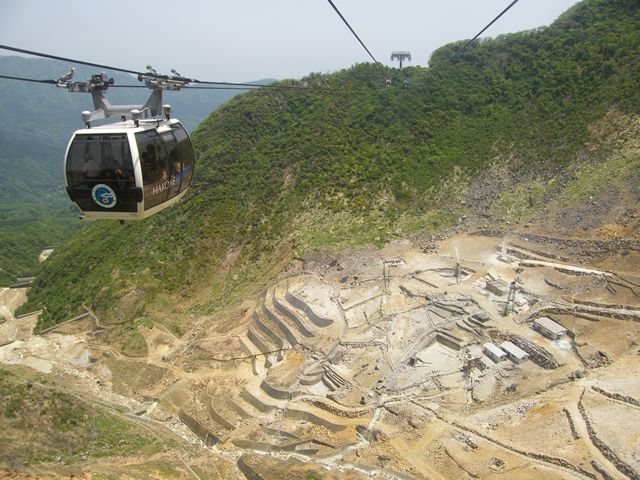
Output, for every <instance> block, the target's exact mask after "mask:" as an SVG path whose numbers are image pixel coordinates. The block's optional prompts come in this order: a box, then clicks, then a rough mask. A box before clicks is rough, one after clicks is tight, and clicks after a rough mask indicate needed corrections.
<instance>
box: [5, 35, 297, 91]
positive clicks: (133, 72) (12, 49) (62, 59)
mask: <svg viewBox="0 0 640 480" xmlns="http://www.w3.org/2000/svg"><path fill="white" fill-rule="evenodd" d="M0 49H2V50H8V51H10V52H16V53H24V54H27V55H33V56H35V57H42V58H49V59H51V60H58V61H60V62H69V63H77V64H79V65H85V66H88V67H97V68H102V69H105V70H113V71H115V72H122V73H129V74H131V75H138V76H142V77H145V76H149V75H150V73H149V72H138V71H136V70H128V69H126V68H118V67H111V66H109V65H101V64H99V63H91V62H85V61H83V60H75V59H72V58H66V57H60V56H57V55H49V54H48V53H42V52H34V51H31V50H25V49H23V48H17V47H11V46H9V45H0ZM154 76H156V77H157V78H161V79H168V80H177V81H184V82H188V83H196V84H204V85H224V86H227V85H228V86H232V87H254V88H277V89H280V90H284V89H299V88H300V87H294V86H281V85H260V84H257V83H232V82H207V81H201V80H196V79H195V78H186V77H181V76H170V75H154ZM31 81H34V82H37V81H38V80H31ZM42 83H46V82H42ZM54 83H55V81H54Z"/></svg>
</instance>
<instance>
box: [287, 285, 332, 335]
mask: <svg viewBox="0 0 640 480" xmlns="http://www.w3.org/2000/svg"><path fill="white" fill-rule="evenodd" d="M284 298H285V300H286V301H287V302H289V303H290V304H291V305H293V306H294V307H296V308H297V309H298V310H301V311H302V312H304V314H305V315H306V316H307V317H309V320H311V322H312V323H313V324H314V325H315V326H317V327H320V328H324V327H328V326H329V325H331V324H332V323H333V320H331V319H330V318H322V317H320V316H319V315H317V314H316V313H315V312H314V311H313V310H312V309H311V307H309V305H307V304H306V303H305V302H304V301H303V300H301V299H299V298H298V297H296V296H295V295H294V294H293V293H291V292H290V291H289V281H287V291H286V292H285V294H284Z"/></svg>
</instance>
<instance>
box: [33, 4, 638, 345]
mask: <svg viewBox="0 0 640 480" xmlns="http://www.w3.org/2000/svg"><path fill="white" fill-rule="evenodd" d="M463 44H464V42H462V41H461V42H458V43H455V44H450V45H446V46H443V47H442V48H440V49H439V50H438V51H436V52H434V54H433V56H432V59H431V67H430V68H429V69H422V68H405V69H403V70H399V69H390V70H386V69H382V68H381V67H380V66H378V65H372V64H359V65H355V66H353V67H352V68H350V69H346V70H343V71H340V72H336V73H334V74H330V75H329V74H311V75H309V76H308V77H306V78H303V79H301V80H300V81H296V82H292V81H287V82H283V85H287V86H291V85H292V84H293V85H295V86H298V87H299V89H283V90H260V91H255V92H249V93H246V94H244V95H242V96H238V97H236V98H234V99H232V100H230V101H229V102H228V103H226V104H225V105H224V106H222V107H220V108H219V109H218V110H216V111H215V112H214V113H213V114H212V115H211V116H209V118H208V119H207V120H206V121H205V122H203V124H202V125H201V126H200V127H199V128H198V129H197V131H196V132H195V133H194V135H193V139H194V145H195V148H196V151H197V155H198V158H199V160H198V164H197V167H196V182H195V186H194V187H193V188H192V189H191V191H190V192H189V195H188V196H187V197H186V200H184V201H183V202H182V203H180V204H179V205H177V206H176V207H174V208H172V209H169V210H168V211H165V212H162V213H161V214H158V215H156V216H154V217H152V218H150V219H148V220H146V221H144V222H140V223H128V224H126V225H124V226H122V227H120V226H117V225H114V224H112V223H107V222H104V223H98V224H96V225H91V226H90V227H89V228H87V229H85V230H84V231H83V232H82V234H81V235H79V236H78V237H77V238H76V239H74V240H73V241H72V242H71V243H70V244H69V245H68V246H67V247H66V248H64V249H61V250H60V251H59V252H57V253H56V255H55V257H54V258H52V259H51V261H50V264H49V265H47V268H46V269H45V271H44V272H43V273H42V274H41V275H39V276H38V278H37V279H36V281H35V282H34V286H33V287H32V289H31V290H30V293H29V302H28V304H26V305H25V306H23V308H22V311H28V310H31V309H35V308H36V306H37V305H39V304H43V305H46V307H47V309H46V311H45V312H44V313H43V315H42V317H41V320H40V322H39V324H38V328H45V327H47V326H49V325H51V324H53V323H55V322H60V321H62V320H65V319H67V318H68V317H69V316H72V315H74V314H75V313H76V312H77V311H78V310H79V309H80V307H81V305H82V304H83V303H84V304H85V305H86V306H87V307H89V308H92V309H93V310H95V311H96V312H97V313H98V314H99V315H100V316H101V318H102V319H104V321H105V322H110V323H112V324H114V325H118V326H119V329H118V328H114V329H113V330H111V332H112V335H114V337H113V339H115V338H118V340H117V341H119V342H122V343H123V345H124V343H126V342H132V341H134V340H133V339H134V338H135V326H136V324H137V323H136V322H137V321H139V320H140V319H141V318H143V317H145V316H153V317H154V318H156V319H158V320H159V321H163V322H169V323H172V324H173V323H175V322H184V321H188V316H186V313H187V312H189V311H190V310H191V309H192V308H195V309H196V310H198V311H202V312H214V311H219V310H220V309H222V308H224V307H226V306H228V305H232V304H233V302H235V301H237V300H238V299H240V298H242V297H244V296H246V295H250V294H252V293H254V292H257V291H259V290H260V288H261V287H262V286H263V285H265V284H266V283H268V282H269V280H270V278H272V277H273V275H275V274H277V273H278V272H280V271H281V270H282V269H283V268H284V267H285V266H286V265H287V264H288V262H289V261H290V259H291V258H293V257H295V256H303V255H305V254H307V253H309V252H312V251H314V250H316V249H321V248H342V247H347V246H353V245H357V244H364V243H369V244H377V245H381V243H382V242H384V241H387V239H388V237H394V238H395V237H404V236H407V235H409V234H412V233H415V232H430V231H435V230H440V229H444V228H448V227H451V226H453V225H454V224H455V223H460V222H461V221H463V219H464V218H465V217H466V216H467V215H468V216H469V217H471V216H472V215H479V218H483V219H484V218H486V219H489V220H483V221H486V222H498V221H503V220H504V218H503V219H502V220H501V219H497V218H495V216H494V217H492V215H493V210H492V208H494V207H493V205H494V204H495V205H497V204H498V203H499V201H498V199H499V197H500V196H501V195H502V193H508V192H507V191H506V190H505V188H503V187H501V188H502V190H498V193H497V194H496V191H495V190H490V189H489V190H486V193H485V196H488V197H490V198H489V200H488V202H487V210H486V211H483V212H479V211H478V210H477V209H476V210H474V208H475V206H474V205H471V204H470V202H469V201H468V199H469V198H473V195H471V192H473V191H475V192H478V188H479V185H481V183H479V179H483V178H484V179H486V176H487V175H486V172H488V171H489V170H490V169H492V168H496V167H500V168H503V169H505V171H507V172H510V174H511V175H512V181H513V182H514V183H513V185H511V186H510V187H509V188H511V189H512V190H513V191H516V190H517V189H518V188H520V185H521V184H525V183H526V182H533V183H531V185H534V184H535V185H537V187H536V188H537V190H532V191H530V192H529V193H528V196H527V201H526V202H520V203H521V205H519V206H518V209H516V210H513V212H516V213H512V214H511V215H512V216H511V217H509V218H510V220H512V221H514V222H516V221H521V220H523V219H524V217H523V215H525V214H526V215H529V216H535V215H538V214H540V212H541V211H542V210H541V209H542V208H543V207H544V204H545V202H546V203H548V200H549V198H551V196H552V195H559V194H561V193H562V192H563V188H565V187H566V188H567V189H568V188H569V186H570V185H569V183H570V182H571V181H572V180H573V179H575V178H578V177H577V175H578V174H577V173H576V174H574V173H571V174H570V175H569V177H570V178H568V180H566V178H567V172H574V170H572V169H574V168H575V166H576V165H578V164H580V165H582V164H586V163H588V164H591V165H598V162H606V161H607V159H608V158H609V156H610V152H611V145H610V143H608V140H607V138H608V137H606V135H603V133H602V131H603V130H606V129H605V128H604V127H603V128H602V129H600V130H598V129H597V128H594V126H595V125H599V124H602V122H605V123H606V122H607V121H608V120H607V119H608V118H610V117H609V115H612V112H613V113H615V114H616V115H618V116H620V117H625V118H626V117H631V116H633V115H635V114H637V113H638V111H639V110H640V82H639V81H638V79H639V74H640V55H639V51H640V50H639V49H640V2H628V1H622V0H585V1H584V2H582V3H579V4H577V5H576V6H574V7H573V8H572V9H571V10H569V11H568V12H566V13H565V14H564V15H562V16H561V17H560V18H559V19H558V20H557V21H556V22H555V23H554V24H552V25H551V26H549V27H546V28H541V29H538V30H535V31H528V32H522V33H517V34H512V35H503V36H500V37H498V38H495V39H488V40H483V41H479V42H477V43H474V44H473V45H472V46H470V47H469V48H468V49H467V50H465V51H464V52H463V53H462V54H461V55H459V56H458V57H456V58H455V59H454V61H453V62H452V63H451V64H450V65H448V66H446V67H445V68H443V69H441V70H439V71H438V72H437V73H432V72H433V70H435V68H434V67H437V66H438V65H440V64H441V63H442V62H443V61H445V59H447V58H449V57H450V56H451V55H452V54H453V53H454V52H455V51H456V50H457V49H459V48H461V46H462V45H463ZM387 78H390V79H391V80H392V84H391V86H390V87H386V86H385V81H386V79H387ZM404 80H407V81H408V85H403V82H404ZM599 122H600V123H599ZM633 162H635V163H633V168H632V169H631V170H630V172H627V173H628V174H629V176H628V178H627V180H628V181H629V182H631V183H632V182H633V181H634V180H633V179H634V178H640V170H639V168H640V167H639V165H638V161H637V159H634V160H633ZM563 175H564V176H563ZM572 175H573V176H572ZM634 175H635V176H636V177H634ZM513 179H515V180H513ZM558 179H559V181H558ZM563 179H564V180H563ZM491 180H492V179H491V178H489V179H488V180H487V181H488V182H489V183H488V184H490V181H491ZM565 180H566V181H565ZM483 181H484V180H483ZM518 182H520V183H518ZM563 182H564V184H563ZM567 182H569V183H567ZM630 188H631V187H630ZM474 189H475V190H474ZM480 191H481V192H482V190H480ZM630 191H631V190H630ZM635 192H636V193H635V194H634V195H638V194H637V189H636V190H635ZM583 194H585V195H586V194H587V193H586V192H580V193H578V194H577V195H578V196H580V195H583ZM493 197H495V198H493ZM580 198H581V197H580ZM639 199H640V197H638V198H636V199H635V201H638V200H639ZM518 201H519V200H518ZM492 202H493V203H492ZM463 223H464V222H463ZM471 227H473V225H471V224H469V228H471ZM385 237H387V238H385ZM105 287H108V288H105ZM118 332H120V333H125V334H126V335H125V336H124V337H122V336H121V337H117V333H118ZM123 338H127V339H128V340H123ZM113 341H116V340H113Z"/></svg>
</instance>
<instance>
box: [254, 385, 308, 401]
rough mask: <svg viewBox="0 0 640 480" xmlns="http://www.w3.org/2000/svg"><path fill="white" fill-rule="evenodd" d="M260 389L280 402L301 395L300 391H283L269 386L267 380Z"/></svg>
mask: <svg viewBox="0 0 640 480" xmlns="http://www.w3.org/2000/svg"><path fill="white" fill-rule="evenodd" d="M260 389H262V390H263V391H264V392H265V393H266V394H267V395H269V396H270V397H272V398H277V399H278V400H289V399H291V398H295V397H297V396H298V395H300V390H291V391H289V390H281V389H279V388H275V387H273V386H271V385H269V384H268V383H267V381H266V380H262V383H261V384H260Z"/></svg>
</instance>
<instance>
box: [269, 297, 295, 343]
mask: <svg viewBox="0 0 640 480" xmlns="http://www.w3.org/2000/svg"><path fill="white" fill-rule="evenodd" d="M262 313H264V314H265V315H266V316H267V318H268V319H269V320H271V321H272V322H273V323H275V324H276V325H277V326H278V328H279V329H280V331H281V332H282V333H284V336H285V337H286V339H287V340H288V341H289V343H290V344H291V345H292V346H294V347H295V346H296V345H299V344H300V341H299V340H298V339H297V338H296V336H295V335H294V334H293V332H292V331H291V330H290V329H289V327H287V326H286V325H285V324H284V323H282V321H281V320H280V319H279V318H278V317H277V316H276V315H275V314H274V313H273V312H272V311H271V310H269V308H268V307H267V304H266V303H263V304H262Z"/></svg>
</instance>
